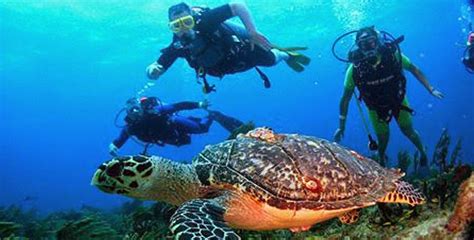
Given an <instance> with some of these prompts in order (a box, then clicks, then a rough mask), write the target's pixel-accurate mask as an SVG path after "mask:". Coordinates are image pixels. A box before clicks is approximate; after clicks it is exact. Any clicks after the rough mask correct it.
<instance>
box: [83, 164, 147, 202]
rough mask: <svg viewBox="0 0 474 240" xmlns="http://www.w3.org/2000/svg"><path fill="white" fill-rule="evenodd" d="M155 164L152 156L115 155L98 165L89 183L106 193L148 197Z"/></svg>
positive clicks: (141, 197)
mask: <svg viewBox="0 0 474 240" xmlns="http://www.w3.org/2000/svg"><path fill="white" fill-rule="evenodd" d="M155 165H156V162H155V160H154V159H153V158H152V157H147V156H124V157H115V158H113V159H112V160H110V161H108V162H105V163H103V164H102V165H100V166H99V168H98V169H97V171H96V172H95V174H94V176H93V177H92V181H91V184H92V185H94V186H96V187H98V188H99V189H100V190H101V191H104V192H106V193H112V194H121V195H125V196H128V197H134V198H140V199H149V197H148V192H149V190H148V188H149V185H150V183H151V184H152V183H153V181H152V177H153V173H154V170H155ZM147 183H148V184H147Z"/></svg>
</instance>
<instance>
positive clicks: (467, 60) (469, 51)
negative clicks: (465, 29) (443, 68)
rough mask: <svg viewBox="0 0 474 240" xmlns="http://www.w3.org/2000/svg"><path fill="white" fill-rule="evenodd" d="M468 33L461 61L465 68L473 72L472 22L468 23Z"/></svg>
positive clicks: (473, 42)
mask: <svg viewBox="0 0 474 240" xmlns="http://www.w3.org/2000/svg"><path fill="white" fill-rule="evenodd" d="M469 31H470V32H469V35H468V36H467V42H466V50H465V51H464V57H463V58H462V63H463V64H464V66H465V67H466V70H467V71H468V72H469V73H471V74H474V31H473V29H472V24H471V23H469Z"/></svg>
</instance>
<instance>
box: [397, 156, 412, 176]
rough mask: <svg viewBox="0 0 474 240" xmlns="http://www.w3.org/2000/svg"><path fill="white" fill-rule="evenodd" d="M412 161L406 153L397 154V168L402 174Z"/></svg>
mask: <svg viewBox="0 0 474 240" xmlns="http://www.w3.org/2000/svg"><path fill="white" fill-rule="evenodd" d="M411 162H412V160H411V156H410V153H408V151H401V152H398V165H397V167H398V168H399V169H400V170H401V171H402V172H404V173H406V172H407V171H408V168H409V167H410V164H411Z"/></svg>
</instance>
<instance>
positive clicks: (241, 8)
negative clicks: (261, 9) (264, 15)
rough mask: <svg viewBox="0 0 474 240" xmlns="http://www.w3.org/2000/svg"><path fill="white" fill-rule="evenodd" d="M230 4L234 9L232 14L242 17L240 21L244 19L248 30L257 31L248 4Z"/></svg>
mask: <svg viewBox="0 0 474 240" xmlns="http://www.w3.org/2000/svg"><path fill="white" fill-rule="evenodd" d="M229 6H230V9H231V11H232V15H233V16H237V17H239V18H240V21H242V23H243V24H244V26H245V29H247V32H249V33H252V32H257V28H256V27H255V23H254V21H253V18H252V15H251V14H250V11H249V9H248V8H247V5H245V4H244V3H230V4H229Z"/></svg>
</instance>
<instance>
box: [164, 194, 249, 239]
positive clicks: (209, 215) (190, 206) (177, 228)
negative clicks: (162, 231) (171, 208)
mask: <svg viewBox="0 0 474 240" xmlns="http://www.w3.org/2000/svg"><path fill="white" fill-rule="evenodd" d="M224 212H225V209H224V208H223V207H222V206H220V205H218V204H217V203H215V202H213V201H212V200H205V199H197V200H192V201H189V202H186V203H184V204H183V205H182V206H181V207H179V208H178V210H177V211H176V212H175V213H174V214H173V216H172V217H171V223H170V229H171V232H172V233H173V234H174V235H175V239H229V240H231V239H240V237H239V236H238V235H237V234H236V233H235V232H234V231H233V230H232V229H231V228H230V227H229V226H228V225H227V223H226V222H225V221H224Z"/></svg>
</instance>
